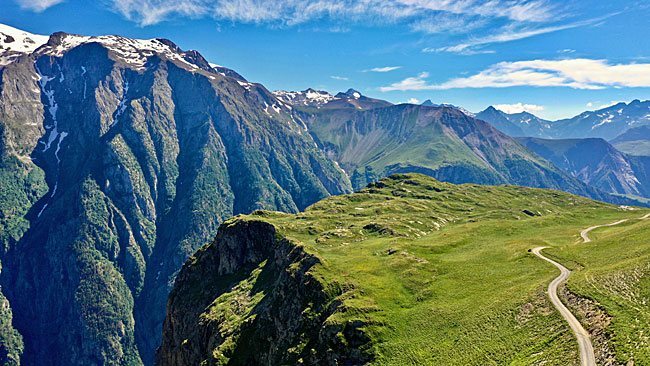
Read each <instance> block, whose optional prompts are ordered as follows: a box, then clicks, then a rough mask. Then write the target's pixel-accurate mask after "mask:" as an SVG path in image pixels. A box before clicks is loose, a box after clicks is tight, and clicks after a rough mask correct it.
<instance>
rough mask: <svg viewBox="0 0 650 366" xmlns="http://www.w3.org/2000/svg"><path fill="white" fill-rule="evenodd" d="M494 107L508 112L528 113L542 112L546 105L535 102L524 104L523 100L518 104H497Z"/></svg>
mask: <svg viewBox="0 0 650 366" xmlns="http://www.w3.org/2000/svg"><path fill="white" fill-rule="evenodd" d="M493 107H494V108H496V109H498V110H500V111H503V112H506V113H509V114H510V113H521V112H528V113H535V112H541V111H543V110H544V107H542V106H540V105H535V104H523V103H521V102H519V103H517V104H497V105H494V106H493Z"/></svg>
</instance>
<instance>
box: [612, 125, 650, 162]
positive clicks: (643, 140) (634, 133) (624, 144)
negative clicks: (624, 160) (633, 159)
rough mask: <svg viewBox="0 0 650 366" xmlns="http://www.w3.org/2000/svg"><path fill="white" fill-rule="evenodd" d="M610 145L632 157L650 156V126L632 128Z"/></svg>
mask: <svg viewBox="0 0 650 366" xmlns="http://www.w3.org/2000/svg"><path fill="white" fill-rule="evenodd" d="M610 143H611V144H612V145H614V147H616V148H617V149H618V150H620V151H623V152H625V153H627V154H630V155H642V156H650V126H641V127H634V128H630V129H629V130H627V131H625V132H623V133H622V134H620V135H618V136H617V137H616V138H615V139H613V140H611V141H610Z"/></svg>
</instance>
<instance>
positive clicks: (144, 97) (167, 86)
mask: <svg viewBox="0 0 650 366" xmlns="http://www.w3.org/2000/svg"><path fill="white" fill-rule="evenodd" d="M0 30H1V29H0ZM3 60H4V63H2V65H0V154H1V155H0V159H2V160H1V161H2V165H1V166H0V182H2V194H1V197H0V198H1V200H0V213H1V215H0V232H2V233H3V234H2V235H3V236H2V237H1V238H0V239H1V241H0V249H1V252H2V257H1V258H0V259H1V261H2V266H3V267H2V274H1V276H0V283H1V284H2V292H3V294H4V295H6V298H7V300H8V302H6V301H4V300H2V299H4V298H3V297H0V302H2V304H5V305H7V304H10V307H8V308H7V311H8V314H11V315H10V316H13V326H15V328H14V327H13V326H12V325H11V324H12V321H11V318H9V322H8V325H6V324H4V323H3V324H0V346H1V345H2V344H7V345H13V346H11V347H6V348H7V349H9V348H11V350H9V351H3V348H2V347H0V358H2V357H7V356H3V354H4V355H7V354H12V355H14V356H12V357H14V358H16V357H21V360H22V362H23V363H24V364H28V365H29V364H66V365H67V364H83V365H93V364H142V363H143V362H144V363H148V364H151V363H153V359H154V353H155V350H156V348H157V347H158V346H159V344H160V335H161V330H162V321H163V319H164V315H165V302H166V300H167V295H168V293H169V291H170V290H171V287H172V284H173V282H174V279H175V277H176V275H177V273H178V271H179V270H180V268H181V266H182V264H183V263H184V262H185V260H186V259H187V258H188V257H189V256H190V255H191V254H192V253H194V252H195V251H196V249H198V248H199V247H201V246H202V245H203V244H204V243H206V242H208V241H209V240H211V239H212V238H214V235H215V234H216V232H217V228H218V225H219V223H220V222H222V221H223V220H225V219H226V218H228V217H230V216H232V215H235V214H238V213H249V212H251V211H253V210H256V209H260V208H263V209H271V210H280V211H286V212H296V211H298V210H300V209H303V208H305V207H306V206H308V205H310V204H312V203H314V202H316V201H318V200H320V199H322V198H324V197H327V196H329V195H331V194H341V193H347V192H350V190H351V187H350V183H349V180H348V178H347V176H346V175H345V173H344V172H343V171H342V170H341V169H340V168H338V167H337V166H336V165H335V164H334V163H333V162H332V161H331V160H329V159H328V158H326V157H325V155H324V154H323V153H322V152H321V151H320V150H319V149H318V148H317V147H316V146H315V145H316V144H315V142H314V140H313V139H312V137H311V136H310V135H309V134H308V133H307V132H306V131H305V128H304V126H303V125H302V124H301V123H300V122H298V121H296V119H295V118H294V112H293V110H292V108H291V106H290V105H287V104H285V103H283V102H281V101H279V100H277V99H276V98H275V97H274V96H273V95H272V94H271V93H270V92H268V91H267V90H266V89H265V88H264V87H262V86H261V85H258V84H253V83H249V82H247V81H245V80H244V79H243V78H241V76H238V74H236V73H234V72H233V74H232V75H237V77H234V76H233V77H231V76H228V75H226V72H225V71H227V69H225V68H220V69H219V70H216V69H214V68H213V67H212V66H211V65H210V64H208V63H207V62H206V61H205V60H204V59H203V57H202V56H201V55H200V54H199V53H198V52H195V51H191V52H183V51H182V50H180V49H179V48H178V47H177V46H176V45H174V44H173V43H172V42H170V41H167V40H146V41H143V40H131V39H127V38H123V37H119V36H104V37H83V36H77V35H70V34H65V33H56V34H54V35H52V36H51V37H49V40H48V41H47V42H46V43H43V44H42V45H40V46H39V47H37V48H36V49H34V50H32V51H30V52H23V53H20V52H19V53H16V52H13V51H12V53H11V58H10V59H6V60H5V59H3ZM5 187H6V188H5ZM3 301H4V302H3ZM3 306H4V305H3ZM5 325H6V326H5ZM20 335H22V341H21V340H20V338H21V337H20ZM3 342H4V343H3ZM22 342H24V352H22V356H20V353H21V351H22V350H23V347H22V346H21V344H22ZM16 355H17V356H16Z"/></svg>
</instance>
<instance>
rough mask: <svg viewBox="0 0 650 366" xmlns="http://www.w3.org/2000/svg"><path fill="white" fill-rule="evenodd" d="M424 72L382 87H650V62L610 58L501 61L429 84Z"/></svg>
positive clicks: (431, 88)
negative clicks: (473, 71)
mask: <svg viewBox="0 0 650 366" xmlns="http://www.w3.org/2000/svg"><path fill="white" fill-rule="evenodd" d="M428 77H429V74H428V73H426V72H423V73H421V74H419V75H418V76H416V77H410V78H406V79H404V80H402V81H399V82H396V83H394V84H392V85H389V86H384V87H381V88H380V89H379V90H381V91H384V92H387V91H393V90H444V89H455V88H507V87H513V86H535V87H569V88H574V89H605V88H609V87H614V88H622V87H632V88H633V87H650V64H647V63H646V64H637V63H631V64H610V63H609V62H608V61H607V60H591V59H566V60H531V61H517V62H501V63H498V64H496V65H493V66H491V67H489V68H488V69H486V70H484V71H481V72H479V73H478V74H475V75H472V76H469V77H463V78H456V79H452V80H449V81H447V82H444V83H442V84H429V83H427V81H426V78H428Z"/></svg>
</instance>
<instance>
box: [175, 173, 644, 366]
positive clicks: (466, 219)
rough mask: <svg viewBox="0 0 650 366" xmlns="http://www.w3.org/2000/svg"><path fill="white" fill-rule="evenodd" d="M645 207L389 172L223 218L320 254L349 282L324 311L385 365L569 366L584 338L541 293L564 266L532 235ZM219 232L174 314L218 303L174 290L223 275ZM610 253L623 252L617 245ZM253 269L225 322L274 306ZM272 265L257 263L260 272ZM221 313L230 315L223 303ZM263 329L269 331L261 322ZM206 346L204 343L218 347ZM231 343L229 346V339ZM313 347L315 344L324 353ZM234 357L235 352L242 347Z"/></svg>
mask: <svg viewBox="0 0 650 366" xmlns="http://www.w3.org/2000/svg"><path fill="white" fill-rule="evenodd" d="M643 212H644V211H642V210H632V211H629V210H624V209H621V208H620V207H617V206H612V205H608V204H604V203H600V202H596V201H591V200H588V199H585V198H581V197H577V196H573V195H570V194H567V193H563V192H558V191H552V190H540V189H532V188H524V187H516V186H480V185H473V184H465V185H458V186H457V185H453V184H448V183H440V182H438V181H436V180H434V179H432V178H428V177H425V176H422V175H419V174H408V175H394V176H391V177H389V178H386V179H383V180H381V181H380V182H378V183H376V184H371V185H369V186H368V187H367V188H366V189H363V190H361V191H360V192H358V193H355V194H352V195H346V196H337V197H330V198H327V199H325V200H323V201H321V202H319V203H317V204H314V205H312V206H310V207H309V208H308V209H307V210H306V211H305V212H304V213H299V214H294V215H289V214H280V213H272V212H266V211H259V212H256V213H254V214H252V215H248V216H237V217H235V218H233V219H231V220H229V221H226V222H225V223H224V225H223V226H222V229H223V230H225V229H224V228H233V227H236V226H237V225H245V226H248V225H252V224H253V223H256V222H266V223H270V224H272V225H273V227H274V228H275V230H277V237H278V238H284V239H286V240H289V241H290V242H291V243H294V245H297V246H298V247H300V248H302V249H303V250H304V251H306V252H307V253H309V254H310V255H312V256H314V257H316V258H318V260H319V261H320V264H315V265H314V266H313V267H312V268H310V269H309V274H310V276H311V277H312V278H315V279H318V281H319V282H321V283H322V284H323V288H331V286H334V287H335V288H339V289H344V290H341V291H342V292H341V291H339V292H337V291H333V292H329V295H328V296H330V300H333V301H335V302H337V301H338V302H340V305H339V306H338V307H337V309H336V311H335V312H334V313H332V314H331V315H327V314H326V320H324V322H323V324H321V325H320V326H321V327H324V328H323V329H326V328H327V327H333V328H334V329H338V330H339V331H338V337H339V339H340V340H341V342H343V343H344V344H352V343H351V340H352V339H357V340H358V339H365V341H364V342H362V343H360V344H357V345H356V346H355V348H359V349H361V350H364V351H366V352H368V353H369V354H371V355H372V357H374V360H375V362H376V363H377V364H382V365H383V364H387V365H420V364H438V365H490V364H495V365H496V364H511V365H530V364H541V363H544V364H546V365H568V364H577V362H578V357H577V344H576V342H575V340H574V339H573V335H572V333H571V332H570V330H569V328H568V326H567V325H566V324H565V323H564V321H563V320H562V318H561V317H560V316H559V314H558V313H557V312H556V311H555V310H554V308H553V307H552V305H551V304H550V302H549V301H548V300H547V298H546V296H545V294H544V291H545V289H546V286H547V285H548V283H549V282H550V281H551V279H552V278H554V277H555V276H556V275H557V273H556V272H557V270H556V269H555V268H554V267H553V266H551V265H548V264H547V263H545V262H542V261H540V260H539V258H537V257H535V256H533V255H532V254H531V253H529V252H528V251H527V250H528V249H530V248H533V247H536V246H549V247H557V248H573V247H575V246H577V245H578V244H576V242H577V241H578V233H579V232H580V230H581V229H583V228H585V227H587V226H591V225H595V224H602V223H608V222H612V221H616V220H619V219H622V218H634V217H639V216H641V215H642V213H643ZM242 235H247V236H250V235H252V234H250V233H248V234H242ZM220 240H221V239H219V237H217V239H216V240H215V242H213V243H212V244H209V245H208V246H206V247H205V248H204V249H202V251H200V252H199V253H197V254H196V255H195V256H194V257H193V258H192V259H191V260H190V262H188V264H187V265H186V268H184V270H183V271H186V272H187V273H185V275H182V277H183V280H180V279H179V280H178V281H177V287H176V289H175V290H174V293H172V297H170V304H172V305H171V308H170V313H171V314H172V316H173V314H175V306H176V305H178V311H179V312H183V311H187V312H188V313H190V314H191V313H192V311H198V312H199V313H201V312H203V315H201V317H209V316H210V314H211V313H213V312H214V309H219V308H220V307H223V304H220V303H219V299H218V298H217V296H214V295H213V297H212V298H211V299H212V300H213V301H215V300H216V303H215V302H213V304H212V305H211V306H210V307H209V308H208V309H207V310H206V309H205V306H203V307H200V306H196V305H195V306H196V308H192V305H191V301H190V302H186V303H184V304H183V300H182V299H179V298H178V296H180V295H179V294H181V293H185V294H189V293H190V292H188V291H185V290H186V289H185V290H184V289H183V288H182V287H181V288H179V287H178V286H179V283H180V284H182V286H188V288H189V287H192V286H196V287H194V288H198V287H199V286H201V283H203V281H211V280H209V278H215V276H216V272H215V271H206V270H205V268H206V267H205V266H206V265H207V261H208V260H209V261H211V263H212V262H215V261H216V262H217V263H219V260H217V259H215V258H214V257H213V256H207V255H204V254H202V253H204V252H205V251H206V250H208V251H209V250H210V248H211V247H212V246H217V245H222V244H220V243H221V241H220ZM241 240H244V239H243V238H242V239H241ZM267 246H270V244H267ZM634 253H636V252H634ZM630 256H633V254H630ZM208 258H209V259H208ZM266 258H268V256H267V257H266ZM609 258H610V259H609V260H610V261H614V259H612V258H615V257H612V256H610V257H609ZM220 260H221V261H223V260H224V259H223V258H222V259H220ZM260 263H261V262H260ZM201 268H203V271H202V270H201ZM260 268H261V267H260ZM292 268H293V267H292V266H291V265H289V266H287V267H286V268H285V270H286V271H287V272H291V271H292ZM245 271H246V273H250V275H245V276H244V277H245V278H246V279H245V280H240V281H242V282H240V283H239V284H233V285H230V286H229V288H230V289H232V290H228V289H225V290H224V291H225V294H224V293H222V292H219V296H221V299H226V300H227V301H230V302H232V299H233V296H235V295H236V296H237V297H238V298H240V299H248V300H246V301H244V302H242V304H244V305H242V307H243V309H248V310H245V311H242V312H241V313H239V314H238V315H237V316H236V317H235V318H230V319H228V320H227V322H226V323H223V324H225V325H223V324H222V325H220V326H233V325H234V326H236V324H249V325H250V324H253V326H254V327H255V326H258V325H260V324H264V323H263V322H261V321H259V318H260V317H264V316H268V314H267V313H266V312H265V311H258V312H251V311H249V310H250V309H251V306H252V305H250V304H252V303H255V304H258V305H256V306H259V304H264V301H265V299H267V300H268V301H267V302H271V303H270V304H267V306H272V301H273V300H272V298H273V296H275V295H271V294H273V293H274V292H277V286H279V285H278V284H277V283H276V284H275V285H272V284H269V283H266V284H265V285H260V286H257V287H260V288H261V289H258V290H257V291H263V294H264V295H263V297H261V296H260V293H259V292H248V293H246V291H242V290H243V289H246V288H253V287H256V285H255V281H256V279H257V278H258V275H259V273H258V272H256V271H252V272H251V270H250V269H246V270H245ZM649 272H650V270H649ZM181 273H182V274H183V272H181ZM263 273H264V270H263V269H262V275H259V277H263ZM216 277H217V278H218V277H219V276H216ZM276 277H278V276H274V278H276ZM576 277H578V276H576ZM188 278H194V280H193V281H194V282H192V280H189V279H188ZM326 284H328V285H329V287H328V285H326ZM273 286H276V287H273ZM208 287H209V288H214V287H212V286H208ZM179 291H180V292H179ZM206 291H208V292H209V290H206V288H205V287H202V292H201V293H202V294H203V296H209V294H208V293H206ZM213 291H214V290H213ZM175 296H176V298H175ZM175 301H178V303H175ZM251 301H252V302H251ZM296 301H299V300H296ZM247 304H248V305H247ZM183 305H184V306H186V307H185V308H183V307H182V306H183ZM211 309H212V310H211ZM309 309H310V307H307V308H305V309H304V311H305V313H310V310H309ZM204 311H205V312H204ZM221 314H222V315H220V316H225V315H223V314H224V313H223V311H222V312H221ZM319 314H321V315H323V313H322V312H321V313H319ZM186 321H187V319H186ZM190 321H191V320H190ZM351 324H356V326H357V328H358V329H359V330H360V331H361V332H362V334H363V336H359V335H357V336H356V337H350V335H349V334H347V333H346V332H345V331H344V330H345V329H347V328H349V327H350V325H351ZM184 327H186V328H187V329H193V330H192V333H193V334H196V333H197V332H198V333H200V334H204V333H203V331H201V330H198V329H197V328H200V327H206V325H205V324H201V325H199V324H187V323H185V324H184ZM208 327H209V326H208ZM645 329H649V328H648V327H646V328H645ZM254 330H255V331H257V332H261V333H264V334H266V333H265V332H266V331H265V329H264V328H259V327H258V328H254ZM207 333H209V332H207ZM216 333H218V334H221V335H222V336H224V339H221V342H224V343H223V344H227V343H229V342H235V343H236V342H237V341H236V339H237V338H233V337H230V336H229V334H237V331H233V330H232V329H230V330H229V331H228V332H227V333H222V332H221V331H218V330H217V331H216ZM175 336H177V337H178V339H184V340H186V341H185V342H190V343H191V342H201V340H200V339H196V338H189V340H188V337H189V336H188V335H183V334H176V335H175ZM211 339H212V338H211ZM217 339H219V338H218V337H217ZM213 340H214V339H213ZM312 341H313V340H310V339H302V340H301V341H297V342H295V344H294V346H295V348H297V349H298V350H297V351H296V353H297V354H309V352H306V351H308V348H309V347H310V346H309V345H310V343H309V342H312ZM217 342H219V341H217ZM621 342H624V340H621ZM210 344H211V346H208V347H214V346H216V344H215V343H210ZM218 344H221V343H218ZM205 346H207V345H205V344H204V345H202V346H201V347H205ZM187 347H188V349H192V348H193V347H194V348H195V347H197V345H187ZM222 347H223V346H222ZM228 347H229V348H231V349H232V348H234V346H233V345H232V344H230V345H228ZM251 347H255V345H254V344H253V345H251ZM164 348H165V343H164V344H163V349H164ZM315 348H316V349H312V354H314V355H318V354H319V353H318V352H320V351H319V350H318V349H317V347H315ZM213 349H216V348H213ZM222 349H223V348H222ZM260 349H262V347H260ZM163 351H164V350H163ZM294 351H295V349H294ZM617 351H618V349H617ZM249 352H256V350H255V348H253V349H249ZM630 352H633V351H630ZM637 352H638V351H637ZM643 352H645V351H643ZM231 356H232V357H235V359H236V354H231ZM206 357H207V356H206ZM212 357H215V356H214V355H213V356H212ZM323 357H325V356H323ZM239 361H242V359H239ZM312 361H313V359H312ZM231 362H233V360H231Z"/></svg>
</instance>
